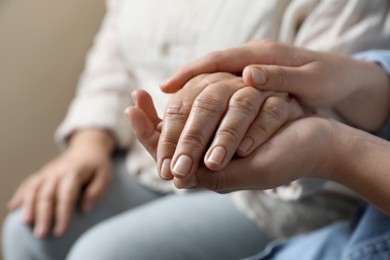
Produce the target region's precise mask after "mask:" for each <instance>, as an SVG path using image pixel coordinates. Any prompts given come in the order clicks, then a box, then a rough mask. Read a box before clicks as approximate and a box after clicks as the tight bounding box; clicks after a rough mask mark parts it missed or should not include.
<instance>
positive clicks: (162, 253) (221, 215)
mask: <svg viewBox="0 0 390 260" xmlns="http://www.w3.org/2000/svg"><path fill="white" fill-rule="evenodd" d="M267 242H268V239H267V238H266V236H265V235H264V234H263V233H262V232H261V231H260V230H259V229H258V228H257V226H256V225H255V224H253V223H252V222H251V221H249V220H248V218H247V217H246V216H245V215H243V214H242V213H241V212H240V211H239V210H238V209H237V208H236V207H235V206H234V204H233V202H232V200H231V196H230V195H219V194H215V193H212V192H209V191H199V192H193V193H187V194H182V195H169V196H166V197H163V198H160V199H157V200H155V201H153V202H149V203H147V204H145V205H143V206H141V207H138V208H136V209H134V210H131V211H127V212H124V213H122V214H119V215H117V216H115V217H113V218H110V219H109V220H106V221H104V222H102V223H100V224H98V225H97V226H95V227H94V228H92V229H90V230H89V231H88V232H87V233H86V234H84V235H83V236H82V237H81V238H80V239H79V240H78V242H77V243H76V244H75V246H74V247H73V248H72V250H71V253H70V255H69V259H72V260H74V259H113V260H114V259H238V258H242V257H246V256H249V255H252V254H253V253H255V252H257V251H258V250H261V249H262V248H263V246H264V245H265V244H266V243H267Z"/></svg>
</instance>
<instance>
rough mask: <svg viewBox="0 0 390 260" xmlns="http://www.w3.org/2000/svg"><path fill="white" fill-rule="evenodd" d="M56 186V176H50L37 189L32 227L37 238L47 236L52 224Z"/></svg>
mask: <svg viewBox="0 0 390 260" xmlns="http://www.w3.org/2000/svg"><path fill="white" fill-rule="evenodd" d="M56 187H57V182H56V178H54V177H52V178H50V179H48V180H46V181H45V183H44V184H43V185H42V187H41V188H40V190H39V194H38V196H37V202H36V211H35V227H34V234H35V235H36V236H37V237H38V238H42V237H45V236H47V235H48V233H49V230H50V228H51V226H52V222H53V217H54V201H55V196H56Z"/></svg>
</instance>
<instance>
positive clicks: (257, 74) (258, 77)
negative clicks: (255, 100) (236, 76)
mask: <svg viewBox="0 0 390 260" xmlns="http://www.w3.org/2000/svg"><path fill="white" fill-rule="evenodd" d="M251 72H252V79H253V83H254V84H256V85H264V84H265V82H266V80H267V79H266V77H265V74H264V71H262V70H260V69H256V68H252V69H251Z"/></svg>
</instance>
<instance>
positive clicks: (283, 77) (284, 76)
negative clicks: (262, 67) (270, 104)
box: [272, 66, 290, 86]
mask: <svg viewBox="0 0 390 260" xmlns="http://www.w3.org/2000/svg"><path fill="white" fill-rule="evenodd" d="M272 70H273V72H274V73H273V75H272V78H273V81H274V83H275V84H276V85H279V86H284V82H290V78H289V74H288V73H287V72H286V70H284V69H283V68H281V67H279V66H272Z"/></svg>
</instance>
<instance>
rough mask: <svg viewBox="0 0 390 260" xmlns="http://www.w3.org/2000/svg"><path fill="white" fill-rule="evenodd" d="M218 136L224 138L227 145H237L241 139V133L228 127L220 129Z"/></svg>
mask: <svg viewBox="0 0 390 260" xmlns="http://www.w3.org/2000/svg"><path fill="white" fill-rule="evenodd" d="M217 135H218V136H220V137H222V138H223V139H224V140H225V141H226V142H227V143H235V142H237V141H238V140H239V138H240V133H239V131H238V130H237V129H236V128H231V127H226V128H222V129H218V131H217Z"/></svg>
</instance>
